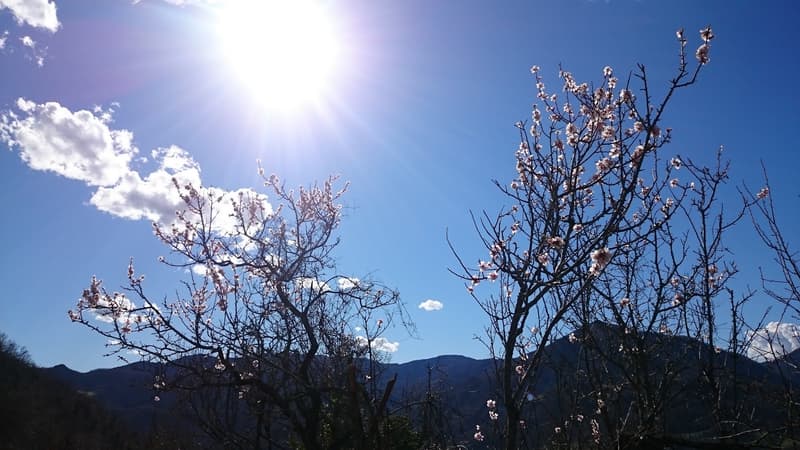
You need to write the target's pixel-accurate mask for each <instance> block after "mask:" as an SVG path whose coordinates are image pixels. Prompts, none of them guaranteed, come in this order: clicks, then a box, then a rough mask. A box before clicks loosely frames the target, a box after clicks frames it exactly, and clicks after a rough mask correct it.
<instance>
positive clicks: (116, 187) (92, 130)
mask: <svg viewBox="0 0 800 450" xmlns="http://www.w3.org/2000/svg"><path fill="white" fill-rule="evenodd" d="M16 106H17V108H16V110H12V111H6V112H3V113H0V142H4V143H6V144H7V145H8V146H9V148H10V149H12V150H13V149H16V150H18V151H19V155H20V158H22V160H23V161H25V163H26V164H28V166H29V167H30V168H32V169H34V170H41V171H48V172H53V173H55V174H57V175H60V176H63V177H66V178H70V179H74V180H79V181H83V182H85V183H86V184H87V185H89V186H96V187H97V189H96V190H95V192H94V193H93V194H92V197H91V199H90V200H89V202H90V204H92V205H93V206H95V207H96V208H97V209H98V210H100V211H103V212H106V213H109V214H111V215H114V216H117V217H121V218H124V219H130V220H140V219H145V220H149V221H151V222H157V223H163V224H167V225H168V224H170V223H171V222H172V221H173V220H174V218H175V212H176V211H179V210H182V209H184V202H183V200H182V199H181V197H180V195H179V192H178V188H177V187H176V186H175V185H176V184H177V185H178V186H180V187H183V186H186V185H192V186H193V187H194V188H195V189H198V190H201V189H202V192H203V193H204V194H205V195H206V196H207V197H208V198H213V199H215V200H216V204H215V206H214V208H215V211H216V215H215V218H214V222H213V225H214V231H216V232H219V233H225V234H231V233H234V230H235V226H236V219H235V217H234V214H233V213H234V211H233V203H234V201H237V202H241V201H243V200H245V201H247V200H254V201H257V202H260V203H261V205H262V206H263V210H264V211H265V212H267V213H268V212H269V211H271V210H272V208H271V206H270V204H269V202H268V201H267V197H266V196H265V195H263V194H260V193H257V192H255V191H253V190H251V189H238V190H233V191H227V190H223V189H219V188H215V187H205V188H204V187H203V183H202V180H201V177H200V165H199V164H198V163H197V162H196V161H195V160H194V159H193V158H192V156H191V155H190V154H189V152H187V151H186V150H184V149H182V148H180V147H177V146H174V145H173V146H170V147H165V148H159V149H156V150H153V151H152V152H151V154H150V156H151V157H152V159H153V161H154V163H155V164H156V165H157V168H156V169H155V170H153V171H152V172H150V173H148V174H146V175H142V174H141V173H140V172H139V170H136V169H135V168H133V167H132V166H131V164H132V163H133V161H134V156H135V155H136V154H138V152H139V150H138V149H137V148H136V146H135V145H134V144H133V133H132V132H131V131H128V130H124V129H119V130H115V129H111V128H110V124H111V123H112V121H113V113H114V110H113V109H103V108H99V107H98V108H95V109H94V110H93V111H87V110H80V111H77V112H73V111H70V110H69V109H67V108H65V107H63V106H61V105H60V104H58V103H55V102H48V103H42V104H36V103H34V102H31V101H29V100H25V99H19V100H18V101H17V105H16ZM209 207H210V206H209ZM209 213H210V212H209Z"/></svg>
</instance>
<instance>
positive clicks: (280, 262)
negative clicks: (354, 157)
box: [69, 168, 412, 449]
mask: <svg viewBox="0 0 800 450" xmlns="http://www.w3.org/2000/svg"><path fill="white" fill-rule="evenodd" d="M259 171H260V173H261V174H262V176H263V171H262V170H261V169H260V168H259ZM264 181H265V185H266V186H267V187H268V188H269V189H270V190H271V192H272V198H271V202H268V201H267V198H266V196H265V195H263V194H257V193H255V192H254V191H250V190H247V191H241V192H240V193H239V194H238V196H233V197H231V196H228V195H222V194H220V192H219V191H218V190H216V189H214V188H200V189H198V188H196V187H194V186H192V185H184V186H181V185H179V183H178V182H177V181H176V182H175V188H176V189H178V190H179V192H180V195H181V198H182V200H183V204H184V209H182V210H181V211H178V213H177V216H176V219H175V221H174V222H173V223H171V224H154V231H155V235H156V236H157V238H158V239H159V240H160V241H161V242H163V243H164V244H165V245H166V246H167V247H168V248H169V249H170V251H171V256H170V257H168V258H161V260H162V262H163V263H164V264H167V265H170V266H176V267H183V268H187V269H191V270H190V271H189V273H190V274H192V275H191V279H190V280H188V281H186V282H184V283H183V292H182V293H178V294H176V298H175V299H174V300H171V301H166V300H165V301H164V302H163V303H160V304H159V303H157V302H155V301H153V300H151V298H150V297H149V295H148V294H147V293H146V292H145V288H144V276H139V275H137V274H136V272H135V269H134V266H133V262H132V261H131V264H130V265H129V267H128V286H127V287H126V289H125V290H124V292H113V293H111V292H108V291H106V290H105V289H104V288H103V287H102V284H101V281H100V280H98V279H92V281H91V284H90V285H89V287H88V288H87V289H86V290H85V291H84V292H83V295H82V296H81V298H80V299H79V301H78V303H77V307H76V309H75V310H72V311H70V312H69V315H70V317H71V318H72V320H73V321H75V322H77V323H80V324H81V325H83V326H86V327H88V328H89V329H91V330H93V331H94V332H96V333H98V334H100V335H102V336H105V337H107V338H109V339H111V340H113V342H114V346H113V349H114V352H122V351H126V352H128V351H134V352H136V353H138V354H139V355H141V356H142V358H143V359H144V360H146V361H152V362H156V363H159V364H160V367H163V371H162V373H160V374H158V376H157V377H156V379H155V380H154V387H155V389H156V391H162V390H175V389H176V390H182V391H188V392H190V393H193V394H203V393H205V394H209V395H212V394H213V396H212V397H203V402H204V403H202V404H203V405H204V408H205V409H203V408H199V411H198V412H199V413H201V414H200V417H199V418H200V419H202V421H203V425H204V428H205V429H206V430H207V431H209V434H210V435H211V436H212V437H214V438H215V439H217V441H218V442H221V443H224V445H225V446H238V445H245V446H246V447H247V448H260V446H264V445H266V444H268V443H270V444H271V443H277V442H283V443H284V444H285V442H286V439H290V440H292V441H294V442H298V443H299V444H301V445H302V447H303V448H305V449H315V448H338V447H340V446H343V445H344V446H350V447H348V448H352V446H353V445H355V446H356V447H357V448H372V447H375V446H378V447H382V446H383V445H382V444H381V441H380V436H381V424H382V423H383V421H384V419H385V410H386V402H387V399H388V395H389V393H390V391H391V387H392V383H393V382H392V381H389V382H388V383H387V384H386V385H384V386H377V385H376V383H378V377H377V376H376V375H377V374H376V370H377V369H376V367H377V366H376V365H375V364H374V363H375V361H376V360H377V359H379V357H380V353H381V352H380V349H379V345H377V344H379V343H381V342H382V340H384V339H385V338H384V337H382V335H383V334H384V332H385V331H386V330H387V329H388V328H390V327H392V326H397V325H400V328H401V329H402V328H403V326H405V327H406V330H409V331H411V328H410V327H411V326H412V324H411V323H410V322H409V321H408V320H407V315H406V313H405V310H404V308H403V305H402V303H401V302H400V299H399V296H398V293H397V292H396V291H393V290H391V289H388V288H386V287H385V286H383V285H381V284H379V283H377V282H375V281H372V280H368V279H363V278H362V279H358V278H354V277H351V276H346V275H342V274H339V273H337V272H336V268H335V265H334V257H333V252H334V250H335V248H336V246H337V245H338V243H339V240H338V238H337V236H336V230H337V227H338V226H339V223H340V220H341V208H340V205H339V204H338V201H339V199H340V198H341V196H342V194H343V193H344V189H341V190H337V189H336V188H335V182H336V180H335V178H331V179H329V180H327V181H326V182H325V183H324V184H322V185H321V186H317V185H315V186H312V187H311V188H307V189H306V188H300V189H299V190H298V191H296V192H295V191H292V190H288V189H287V188H286V187H285V186H284V184H283V183H282V182H281V181H280V180H279V179H278V178H277V177H276V176H274V175H273V176H270V177H264ZM198 274H199V275H198ZM96 319H101V320H99V321H98V320H96ZM157 395H158V392H156V399H157V398H158V397H157ZM195 397H197V395H195ZM201 397H202V396H201ZM209 399H212V400H209ZM231 405H233V406H231ZM236 415H239V416H244V419H242V420H239V421H238V422H236V423H233V422H232V421H228V422H226V421H225V420H222V419H223V418H227V417H229V416H236Z"/></svg>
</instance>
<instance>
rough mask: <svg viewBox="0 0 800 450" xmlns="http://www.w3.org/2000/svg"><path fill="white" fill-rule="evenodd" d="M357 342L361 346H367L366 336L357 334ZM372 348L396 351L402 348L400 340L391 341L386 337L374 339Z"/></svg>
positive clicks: (382, 350) (387, 351)
mask: <svg viewBox="0 0 800 450" xmlns="http://www.w3.org/2000/svg"><path fill="white" fill-rule="evenodd" d="M356 344H358V345H359V346H361V347H366V346H367V338H365V337H364V336H356ZM372 349H373V350H377V351H379V352H386V353H394V352H396V351H397V350H399V349H400V343H399V342H391V341H390V340H388V339H386V338H385V337H377V338H375V339H373V340H372Z"/></svg>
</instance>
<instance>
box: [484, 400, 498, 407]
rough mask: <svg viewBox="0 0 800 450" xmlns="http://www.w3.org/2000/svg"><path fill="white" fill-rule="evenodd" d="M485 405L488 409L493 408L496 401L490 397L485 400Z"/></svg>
mask: <svg viewBox="0 0 800 450" xmlns="http://www.w3.org/2000/svg"><path fill="white" fill-rule="evenodd" d="M486 407H487V408H489V409H495V408H496V407H497V402H495V401H494V400H492V399H489V400H486Z"/></svg>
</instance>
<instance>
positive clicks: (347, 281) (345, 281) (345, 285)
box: [336, 277, 360, 291]
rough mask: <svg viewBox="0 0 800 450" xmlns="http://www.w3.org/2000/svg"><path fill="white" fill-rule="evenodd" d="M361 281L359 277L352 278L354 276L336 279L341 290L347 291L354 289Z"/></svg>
mask: <svg viewBox="0 0 800 450" xmlns="http://www.w3.org/2000/svg"><path fill="white" fill-rule="evenodd" d="M359 282H360V280H359V279H358V278H352V277H347V278H345V277H342V278H339V279H338V280H336V283H337V284H338V285H339V290H340V291H347V290H350V289H353V288H355V287H356V286H358V283H359Z"/></svg>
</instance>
